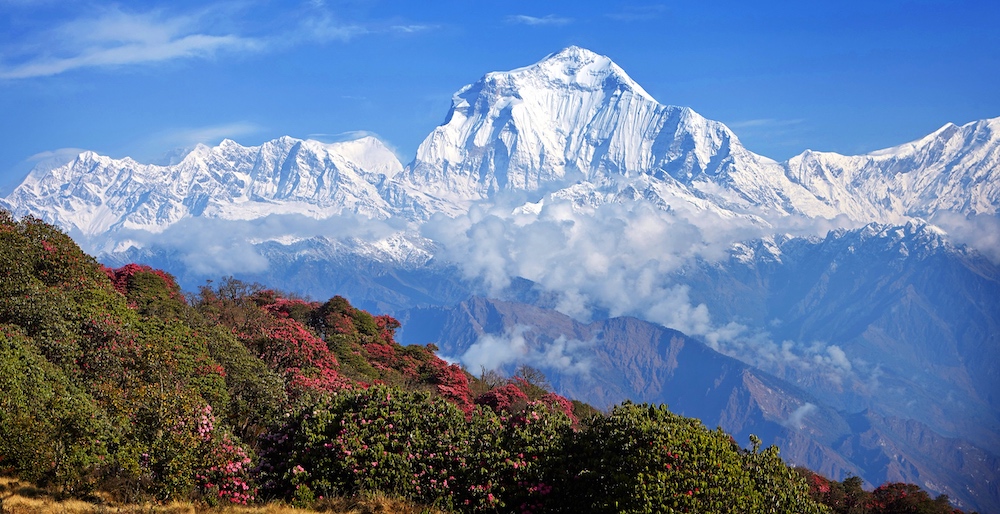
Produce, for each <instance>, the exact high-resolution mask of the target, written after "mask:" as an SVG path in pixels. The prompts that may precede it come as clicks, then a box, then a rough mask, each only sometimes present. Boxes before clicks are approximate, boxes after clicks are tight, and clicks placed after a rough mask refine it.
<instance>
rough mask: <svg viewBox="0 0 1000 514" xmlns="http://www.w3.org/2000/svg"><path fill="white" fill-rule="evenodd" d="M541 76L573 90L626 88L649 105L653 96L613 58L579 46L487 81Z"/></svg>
mask: <svg viewBox="0 0 1000 514" xmlns="http://www.w3.org/2000/svg"><path fill="white" fill-rule="evenodd" d="M526 75H527V76H540V77H544V78H545V79H547V80H546V81H547V82H550V83H554V84H558V85H560V86H569V87H571V88H582V89H585V90H595V89H604V88H606V87H607V86H608V85H609V80H610V81H612V82H613V83H615V84H616V85H618V86H624V87H625V88H626V89H629V90H631V91H632V92H634V93H635V94H638V95H640V96H642V97H644V98H646V99H648V100H650V101H653V102H655V100H654V99H653V97H652V96H650V95H649V93H647V92H646V91H645V90H644V89H643V88H642V86H640V85H639V84H638V83H636V82H635V81H634V80H632V78H631V77H629V76H628V74H627V73H625V70H623V69H622V68H621V67H619V66H618V65H617V64H615V63H614V61H612V60H611V58H610V57H608V56H606V55H601V54H598V53H596V52H593V51H591V50H588V49H586V48H582V47H579V46H568V47H566V48H564V49H562V50H560V51H558V52H556V53H553V54H549V55H547V56H545V57H544V58H543V59H542V60H540V61H538V62H536V63H535V64H532V65H531V66H526V67H523V68H518V69H515V70H511V71H509V72H497V73H491V74H489V75H487V77H488V78H489V77H499V76H514V77H522V76H526Z"/></svg>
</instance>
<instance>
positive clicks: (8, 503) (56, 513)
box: [0, 477, 443, 514]
mask: <svg viewBox="0 0 1000 514" xmlns="http://www.w3.org/2000/svg"><path fill="white" fill-rule="evenodd" d="M106 497H107V495H100V494H99V495H97V500H98V501H100V502H101V503H93V502H87V501H82V500H72V499H70V500H58V499H56V497H55V496H54V495H53V494H52V493H51V492H50V491H46V490H43V489H39V488H37V487H35V486H34V485H32V484H29V483H26V482H22V481H20V480H17V479H15V478H9V477H0V514H202V513H205V514H314V513H317V512H324V513H329V514H443V513H441V511H439V510H436V509H429V508H427V507H421V506H418V505H414V504H412V503H409V502H406V501H403V500H400V499H396V498H389V497H387V496H384V495H379V494H375V495H368V496H363V497H358V498H334V499H327V500H322V501H321V502H319V503H318V504H317V505H316V510H307V509H297V508H295V507H290V506H288V505H282V504H277V503H274V504H268V505H262V506H255V507H208V506H205V505H198V504H193V503H181V502H173V503H168V504H164V505H158V504H145V505H115V504H113V503H112V502H110V501H109V500H106Z"/></svg>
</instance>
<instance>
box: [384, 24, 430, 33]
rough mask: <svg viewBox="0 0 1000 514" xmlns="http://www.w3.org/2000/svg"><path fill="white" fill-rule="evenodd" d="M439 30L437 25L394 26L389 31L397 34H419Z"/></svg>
mask: <svg viewBox="0 0 1000 514" xmlns="http://www.w3.org/2000/svg"><path fill="white" fill-rule="evenodd" d="M436 28H438V27H437V25H393V26H391V27H389V30H391V31H393V32H396V33H397V34H417V33H420V32H427V31H429V30H434V29H436Z"/></svg>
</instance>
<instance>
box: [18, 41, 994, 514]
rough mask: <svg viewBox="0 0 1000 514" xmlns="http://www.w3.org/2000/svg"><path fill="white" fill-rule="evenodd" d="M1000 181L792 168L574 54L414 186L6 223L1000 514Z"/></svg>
mask: <svg viewBox="0 0 1000 514" xmlns="http://www.w3.org/2000/svg"><path fill="white" fill-rule="evenodd" d="M998 173H1000V118H994V119H987V120H982V121H977V122H973V123H968V124H965V125H962V126H957V125H953V124H948V125H945V126H944V127H942V128H941V129H939V130H938V131H935V132H934V133H932V134H929V135H928V136H926V137H924V138H922V139H919V140H917V141H913V142H910V143H907V144H903V145H900V146H896V147H893V148H888V149H885V150H880V151H876V152H872V153H869V154H865V155H858V156H844V155H839V154H834V153H828V152H813V151H806V152H804V153H802V154H800V155H798V156H795V157H793V158H791V159H789V160H787V161H784V162H778V161H775V160H773V159H769V158H767V157H764V156H761V155H757V154H755V153H753V152H751V151H750V150H748V149H746V148H745V147H744V146H743V145H742V144H741V143H740V141H739V139H738V138H737V136H736V135H735V134H734V133H733V132H732V131H731V130H730V129H729V128H728V127H726V126H725V125H724V124H723V123H720V122H717V121H712V120H708V119H706V118H704V117H702V116H701V115H699V114H698V113H696V112H695V111H693V110H692V109H690V108H687V107H677V106H670V105H664V104H661V103H659V102H657V101H656V100H655V99H654V98H653V97H652V96H651V95H649V94H648V93H647V92H646V91H645V90H644V89H643V88H642V87H641V86H640V85H638V84H637V83H635V82H634V81H633V80H632V79H631V78H629V77H628V75H627V74H626V73H625V72H624V71H623V70H622V69H621V68H620V67H618V66H617V65H616V64H615V63H614V62H612V61H611V59H609V58H608V57H605V56H601V55H598V54H595V53H593V52H591V51H589V50H586V49H582V48H579V47H569V48H566V49H564V50H562V51H560V52H558V53H555V54H552V55H549V56H547V57H546V58H544V59H543V60H541V61H539V62H538V63H536V64H533V65H531V66H527V67H524V68H519V69H516V70H511V71H507V72H495V73H489V74H487V75H485V76H484V77H483V78H482V79H480V80H479V81H477V82H475V83H473V84H470V85H468V86H465V87H463V88H461V89H460V90H459V91H458V92H457V93H455V95H454V97H453V100H452V107H451V109H450V110H449V112H448V113H447V115H446V117H445V121H444V123H442V124H441V125H440V126H438V127H437V128H436V129H434V130H433V131H432V132H431V134H429V135H428V137H427V138H426V139H425V140H424V142H423V143H422V144H421V145H420V146H419V148H418V149H417V151H416V157H415V158H414V159H413V161H412V162H411V163H409V164H407V165H405V166H404V165H403V164H402V163H400V161H399V160H398V158H397V157H396V156H395V155H394V154H393V153H392V151H391V150H390V149H389V147H388V145H386V144H385V143H383V142H381V141H379V140H378V139H377V138H375V137H370V136H369V137H364V138H361V139H357V140H354V141H347V142H340V143H321V142H318V141H310V140H300V139H295V138H291V137H282V138H279V139H276V140H273V141H268V142H265V143H263V144H261V145H260V146H252V147H245V146H241V145H239V144H237V143H235V142H234V141H230V140H225V141H223V142H222V143H220V144H219V145H218V146H215V147H208V146H204V145H201V146H198V147H197V148H195V149H194V150H193V151H191V152H190V153H188V154H187V155H186V156H185V157H184V158H183V159H181V160H180V161H179V162H177V163H176V164H172V165H163V166H160V165H151V164H141V163H138V162H135V161H134V160H132V159H129V158H125V159H112V158H109V157H105V156H101V155H97V154H95V153H93V152H84V153H81V154H80V155H79V156H77V157H76V158H75V159H74V160H72V161H71V162H68V163H65V164H62V165H46V166H40V167H36V168H35V169H34V170H32V172H31V173H30V174H29V175H28V176H27V178H26V179H25V180H24V181H23V183H22V184H21V185H20V186H18V187H17V188H16V189H15V190H14V191H13V192H12V193H11V194H10V195H9V196H7V197H6V198H5V199H3V200H2V206H3V207H4V208H6V209H8V210H10V211H11V212H12V213H13V214H15V215H18V216H23V215H34V216H37V217H40V218H42V219H44V220H46V221H48V222H51V223H54V224H56V225H59V226H60V227H62V228H64V229H65V230H66V231H67V232H68V233H69V234H70V235H72V236H73V237H74V238H75V239H77V240H78V241H79V242H80V243H81V245H82V246H83V247H84V248H86V249H88V250H90V251H93V252H95V253H100V254H101V257H100V258H101V260H103V261H105V262H107V263H109V264H123V263H125V262H131V261H138V262H143V263H147V264H151V265H154V266H157V267H162V268H164V269H167V270H168V271H170V272H172V273H175V274H176V275H177V276H178V278H179V279H180V282H181V283H182V284H184V285H185V287H187V288H189V289H192V288H194V287H197V285H198V284H199V283H200V282H201V281H203V280H204V279H205V278H211V277H217V276H218V275H220V274H235V275H237V276H239V277H241V278H247V279H251V280H260V281H261V282H264V283H267V284H272V285H276V286H279V287H283V288H286V289H291V290H295V291H297V292H299V293H303V294H309V295H313V296H316V297H321V298H325V297H329V296H331V295H333V294H343V295H345V296H348V297H350V298H351V300H352V301H353V302H354V303H356V304H359V305H361V306H362V307H365V308H369V309H373V310H377V311H380V312H390V313H393V314H395V315H397V316H398V317H400V318H401V319H403V320H404V321H405V322H404V330H403V332H402V334H401V337H403V339H404V340H406V341H408V342H414V343H425V342H428V341H437V343H438V345H439V347H440V348H441V351H442V353H443V354H445V355H447V356H449V357H451V358H453V359H456V360H459V361H461V362H463V363H465V364H466V365H467V366H468V367H469V368H470V371H473V372H475V371H476V368H475V365H480V366H483V367H484V368H485V367H487V366H497V367H500V368H505V367H507V368H509V367H510V366H513V365H516V364H518V363H527V364H530V365H533V366H536V367H539V368H540V369H543V370H544V371H546V373H548V374H549V376H550V378H551V380H552V383H553V385H554V386H556V387H557V388H558V389H559V390H560V392H561V393H563V394H566V395H568V396H571V397H578V398H581V399H584V400H586V401H590V402H593V403H595V404H597V405H601V406H606V405H609V404H611V403H615V402H618V401H621V400H623V399H626V398H632V399H635V400H643V401H657V402H660V401H662V402H667V403H669V404H670V405H671V407H672V408H674V409H677V410H678V411H679V412H682V413H685V414H688V415H693V416H697V417H700V418H702V419H703V420H705V422H706V423H708V424H710V425H711V424H719V425H720V426H723V428H726V429H727V430H729V431H731V432H733V433H734V434H736V435H738V436H740V437H743V438H744V439H745V436H747V435H748V434H749V433H757V434H758V435H762V436H764V437H765V442H774V443H778V444H779V445H780V446H781V448H782V452H783V454H784V455H785V456H786V458H788V459H790V460H791V461H793V462H797V463H801V464H804V465H808V466H810V467H812V468H813V469H816V470H818V471H821V472H824V473H828V474H830V475H831V476H833V478H842V477H844V476H846V475H847V474H857V475H859V476H862V477H863V478H865V480H866V481H868V483H870V484H874V485H877V484H878V483H881V482H882V481H885V480H906V481H911V482H915V483H918V484H920V485H921V486H922V487H925V488H926V489H928V490H931V491H935V492H943V493H947V494H948V495H949V496H950V497H952V498H953V499H954V500H956V501H958V502H961V504H962V506H963V507H965V508H968V507H972V508H978V509H981V510H994V511H996V510H1000V489H998V487H997V485H996V484H997V480H996V479H997V478H998V477H1000V469H998V462H1000V460H998V457H997V455H998V454H1000V437H998V436H997V434H1000V405H998V403H1000V396H998V394H997V392H998V391H1000V374H998V372H997V370H996V368H995V366H993V363H995V362H997V357H1000V355H998V352H1000V268H998V266H997V262H996V261H995V260H991V258H990V256H991V255H998V256H1000V252H996V248H997V247H1000V245H998V244H997V243H998V241H997V238H996V235H995V233H996V232H995V230H998V229H1000V221H998V218H997V211H998V207H1000V176H998ZM991 231H992V232H991ZM991 234H992V235H991ZM960 235H961V237H959V236H960ZM964 243H968V244H964ZM991 252H993V253H991ZM665 327H670V328H665ZM672 329H674V330H672Z"/></svg>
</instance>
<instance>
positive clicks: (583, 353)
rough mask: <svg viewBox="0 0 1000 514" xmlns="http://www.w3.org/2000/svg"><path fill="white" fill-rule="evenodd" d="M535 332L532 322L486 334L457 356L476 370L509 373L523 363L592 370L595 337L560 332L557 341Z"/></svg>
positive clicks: (578, 372) (570, 371)
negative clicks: (580, 337)
mask: <svg viewBox="0 0 1000 514" xmlns="http://www.w3.org/2000/svg"><path fill="white" fill-rule="evenodd" d="M531 332H532V327H530V326H526V325H516V326H513V327H508V328H507V329H505V330H504V331H503V333H500V334H483V335H482V336H480V337H479V339H477V340H476V342H475V343H473V344H472V345H471V346H469V348H467V349H466V350H465V352H463V353H462V355H461V356H460V357H459V358H458V359H457V360H458V361H459V362H461V363H462V364H463V365H465V367H466V369H469V370H471V371H472V372H474V373H475V372H478V371H480V370H484V371H490V370H502V371H506V372H508V373H509V372H510V371H512V368H513V367H516V366H519V365H522V364H526V365H529V366H532V367H537V368H545V369H552V370H556V371H558V372H560V373H563V374H569V375H586V374H588V373H589V372H590V369H591V364H592V358H591V348H592V347H593V346H594V341H580V340H578V339H569V338H566V337H565V336H559V337H558V338H556V339H555V340H553V341H549V342H541V341H537V340H535V339H534V338H533V337H532V334H531ZM526 335H527V336H528V337H525V336H526Z"/></svg>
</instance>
